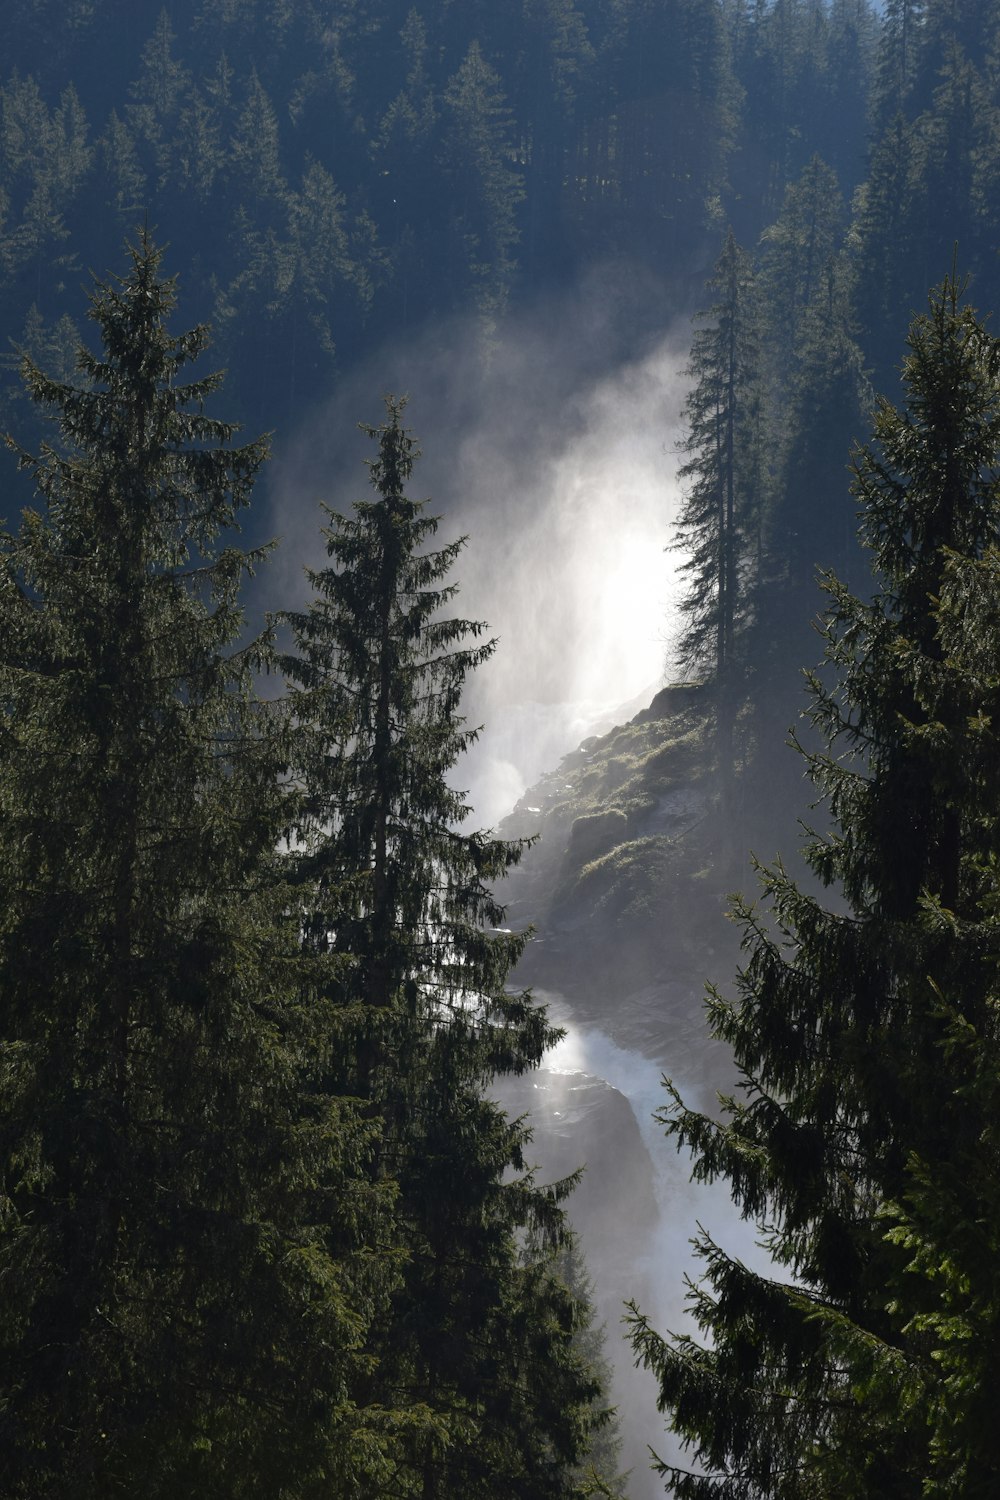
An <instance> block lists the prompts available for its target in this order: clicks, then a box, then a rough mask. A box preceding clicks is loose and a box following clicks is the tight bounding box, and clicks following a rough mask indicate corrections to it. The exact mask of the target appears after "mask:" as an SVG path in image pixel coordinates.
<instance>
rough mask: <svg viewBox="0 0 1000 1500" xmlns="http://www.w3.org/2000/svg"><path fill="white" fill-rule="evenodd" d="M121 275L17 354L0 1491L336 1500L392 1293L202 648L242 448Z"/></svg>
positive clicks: (231, 631) (224, 604) (364, 1437)
mask: <svg viewBox="0 0 1000 1500" xmlns="http://www.w3.org/2000/svg"><path fill="white" fill-rule="evenodd" d="M131 259H132V264H131V269H130V270H129V272H128V274H127V275H126V277H125V278H124V279H123V280H122V281H121V282H118V283H114V284H108V285H99V286H98V287H97V290H96V292H95V293H94V296H93V299H92V307H91V316H92V318H93V319H94V321H95V322H96V324H97V328H98V330H99V334H100V340H101V346H102V347H101V350H100V352H99V353H98V354H93V353H91V352H89V351H88V350H87V349H86V348H84V347H81V348H80V351H79V355H78V366H77V380H76V383H75V384H74V383H70V382H60V381H57V380H53V379H51V378H48V377H46V376H45V375H44V374H43V373H42V372H41V371H40V370H38V369H37V368H36V367H35V366H34V365H33V364H32V363H31V362H30V361H29V360H26V361H25V374H26V379H27V383H28V386H29V389H30V391H31V394H32V395H33V396H34V398H35V400H36V401H38V402H39V403H41V404H42V405H44V406H45V407H47V408H48V409H49V410H50V411H52V412H53V413H54V414H55V416H56V418H57V420H58V428H59V437H58V447H57V446H52V445H49V446H44V447H43V448H42V449H41V451H40V452H39V453H38V454H37V456H32V455H30V454H28V453H24V452H22V453H21V462H22V465H23V466H24V467H26V468H27V469H28V470H29V471H30V473H31V474H32V476H33V477H34V480H35V484H36V487H37V493H38V497H39V508H38V509H37V510H29V511H27V512H26V513H25V517H24V523H23V526H22V528H21V530H20V532H19V533H18V534H17V535H5V536H4V537H3V540H2V571H0V684H2V686H0V703H2V710H0V816H2V819H3V826H4V830H5V833H4V839H3V841H2V847H0V1017H2V1020H0V1184H2V1187H0V1388H2V1390H3V1401H2V1405H0V1490H2V1492H3V1494H4V1495H5V1496H7V1497H10V1500H29V1497H30V1500H42V1497H53V1500H54V1497H55V1496H59V1495H70V1494H71V1495H73V1496H75V1497H79V1500H106V1497H108V1496H114V1495H121V1496H123V1497H124V1496H130V1497H131V1496H136V1495H140V1494H141V1495H144V1496H148V1497H151V1500H156V1497H168V1496H169V1497H175V1496H178V1495H181V1494H183V1495H190V1496H205V1497H208V1496H212V1497H230V1500H236V1497H237V1496H239V1497H249V1496H253V1495H260V1496H265V1495H266V1496H268V1497H271V1496H276V1495H277V1494H279V1493H280V1494H282V1495H285V1496H288V1497H304V1496H306V1495H309V1496H314V1495H318V1494H320V1493H322V1494H330V1493H340V1494H346V1493H349V1492H350V1491H351V1487H352V1486H353V1485H354V1484H355V1483H356V1482H359V1479H360V1476H361V1475H362V1474H368V1473H369V1472H370V1471H371V1469H372V1467H373V1466H374V1467H376V1468H377V1467H378V1464H379V1463H380V1462H381V1446H380V1444H381V1440H382V1435H383V1433H384V1427H385V1422H386V1420H387V1416H380V1417H379V1418H378V1421H377V1423H376V1424H375V1425H372V1424H368V1423H366V1421H365V1419H364V1418H363V1417H362V1416H360V1415H359V1414H358V1412H357V1410H356V1401H355V1397H354V1395H353V1394H352V1393H353V1391H355V1390H356V1389H357V1379H358V1371H359V1368H361V1367H363V1366H364V1364H365V1361H366V1359H367V1356H366V1355H365V1354H364V1353H363V1352H362V1345H363V1342H364V1338H365V1333H366V1329H367V1327H368V1324H369V1323H370V1322H371V1320H372V1317H373V1316H374V1313H375V1311H376V1310H377V1308H378V1306H379V1301H380V1298H381V1299H383V1300H384V1297H385V1296H387V1295H388V1292H389V1289H390V1288H391V1284H392V1281H393V1278H394V1275H395V1271H394V1265H393V1261H392V1257H391V1254H383V1253H381V1252H380V1251H379V1250H378V1249H376V1248H375V1247H376V1246H377V1245H378V1244H379V1243H380V1242H381V1241H382V1240H383V1238H384V1236H383V1234H382V1230H381V1228H380V1225H381V1222H382V1220H383V1218H384V1208H383V1207H382V1206H381V1205H380V1199H381V1197H382V1190H381V1189H380V1188H379V1187H378V1186H377V1185H375V1186H373V1185H372V1184H371V1183H370V1180H369V1177H368V1175H367V1173H366V1161H367V1157H368V1155H369V1154H370V1151H371V1139H370V1137H371V1131H370V1127H368V1126H366V1125H363V1124H361V1123H360V1122H358V1121H357V1120H356V1119H355V1117H354V1112H353V1107H352V1106H351V1105H350V1104H349V1103H347V1102H345V1101H343V1100H337V1099H335V1098H332V1097H331V1096H330V1095H329V1094H326V1093H324V1092H323V1091H322V1090H321V1089H320V1088H319V1087H318V1084H317V1079H318V1077H319V1076H320V1074H321V1073H322V1072H323V1060H324V1058H325V1055H326V1053H327V1052H328V1051H329V1050H330V1049H331V1048H332V1047H334V1046H335V1045H336V1020H337V1018H336V1016H335V1015H334V1014H333V1013H332V1012H331V1010H330V1008H329V1007H328V1006H325V1002H324V999H323V993H322V989H321V988H319V987H317V986H316V984H315V976H313V975H312V974H311V972H310V971H309V970H307V969H304V968H303V961H302V957H301V955H300V953H299V942H298V934H299V922H298V919H297V915H296V912H295V908H294V904H293V903H292V902H291V901H290V899H289V896H288V893H287V892H285V891H284V890H283V889H282V887H281V886H280V885H279V883H278V881H277V878H276V869H275V857H274V853H273V851H274V849H275V847H276V844H277V841H278V839H279V837H280V835H281V832H282V829H283V828H284V827H286V826H287V824H288V821H289V818H290V816H291V814H290V809H289V806H288V805H287V797H286V794H284V793H282V792H281V791H280V790H279V781H278V777H279V773H280V771H281V768H282V765H283V763H284V760H285V758H286V755H287V747H286V744H285V734H284V731H283V728H282V722H281V719H280V718H278V717H275V715H274V714H273V713H271V712H269V711H266V710H265V708H264V707H263V706H262V705H261V704H259V703H258V702H257V700H256V699H255V696H254V694H253V691H252V674H253V672H254V669H255V666H257V665H259V663H260V661H261V659H262V654H263V653H264V650H265V647H264V645H256V646H255V645H250V646H245V647H244V648H243V649H242V650H237V649H236V643H237V640H238V638H239V635H240V631H241V615H240V610H239V605H238V589H239V585H240V581H241V579H242V578H243V576H244V574H245V573H246V572H247V570H248V569H250V568H251V567H253V566H254V565H255V564H256V562H257V561H259V560H260V554H259V553H246V554H245V553H242V552H240V551H238V550H237V549H236V548H235V547H232V546H229V547H226V548H225V549H224V550H220V549H219V548H218V544H217V538H218V535H219V532H220V531H221V530H222V529H223V528H229V527H231V526H233V525H234V524H235V521H236V517H237V514H238V512H239V511H240V510H241V509H242V508H243V507H244V506H245V505H246V503H247V501H248V498H249V495H250V491H251V487H252V484H253V480H254V476H255V474H256V472H257V470H258V469H259V467H260V464H261V462H262V460H263V458H264V455H265V445H264V444H263V443H262V442H259V441H258V442H253V443H250V444H247V445H246V446H243V447H235V446H232V438H233V435H234V429H233V428H232V427H231V426H230V425H229V424H227V423H225V422H222V421H218V420H216V419H215V418H212V417H209V416H207V415H206V414H205V412H204V404H205V402H206V401H207V400H208V399H209V398H210V397H211V395H212V393H213V392H214V390H215V388H216V386H217V385H218V383H219V382H218V377H217V376H208V377H204V378H200V379H195V380H193V381H192V382H190V383H188V384H185V383H184V381H183V377H182V372H183V371H184V369H185V366H186V365H187V364H188V363H189V362H190V361H192V360H194V359H196V358H197V357H198V356H199V354H200V353H201V352H202V350H203V348H204V347H205V343H206V333H205V330H204V329H201V328H197V329H194V330H193V331H191V332H187V333H182V334H180V335H177V336H174V335H172V334H170V333H169V332H168V330H167V320H168V318H169V316H170V313H171V311H172V308H173V305H174V292H173V288H172V285H171V283H169V282H167V281H164V280H163V279H162V278H161V276H160V274H159V263H160V253H159V252H158V251H157V250H156V249H155V248H154V247H153V245H152V244H151V243H150V242H149V240H148V239H147V238H146V237H145V236H143V238H142V239H141V240H140V242H139V244H138V247H137V248H136V249H134V250H133V251H132V257H131ZM310 989H313V990H314V991H315V993H313V994H310ZM304 1002H307V1003H304ZM331 1225H335V1226H336V1229H335V1230H333V1229H331V1227H330V1226H331Z"/></svg>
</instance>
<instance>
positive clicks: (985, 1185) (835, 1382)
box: [635, 281, 1000, 1500]
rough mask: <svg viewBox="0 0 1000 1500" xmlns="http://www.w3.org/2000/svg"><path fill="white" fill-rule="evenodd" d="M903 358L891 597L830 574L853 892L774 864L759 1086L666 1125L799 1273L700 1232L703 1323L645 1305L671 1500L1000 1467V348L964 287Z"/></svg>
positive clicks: (831, 781)
mask: <svg viewBox="0 0 1000 1500" xmlns="http://www.w3.org/2000/svg"><path fill="white" fill-rule="evenodd" d="M903 377H904V386H905V391H906V404H905V407H904V408H903V409H902V410H901V411H897V410H895V409H894V408H893V407H892V406H891V405H890V404H889V403H888V402H886V401H883V402H882V403H881V404H880V406H879V409H878V412H877V416H876V421H875V441H874V443H873V444H872V445H870V446H868V447H867V448H865V449H863V450H862V452H861V454H860V456H859V457H858V460H857V463H856V478H855V493H856V495H857V497H858V499H859V500H860V501H861V502H862V504H863V506H864V511H863V521H862V537H863V540H864V541H865V543H866V544H867V545H868V546H869V547H870V549H871V550H872V554H873V565H874V567H875V569H876V574H877V579H878V585H879V586H878V591H877V592H876V594H875V596H874V598H873V599H872V600H871V602H870V603H865V602H863V601H862V600H860V599H858V598H855V597H854V596H852V595H851V593H850V592H849V591H848V590H847V588H846V587H845V586H844V585H843V584H840V583H837V582H835V581H832V580H831V581H830V583H829V589H830V592H831V597H832V601H833V606H832V611H831V614H830V616H829V620H828V625H827V639H828V649H827V659H828V663H829V665H830V667H831V668H832V669H833V671H834V673H835V674H836V680H835V682H834V683H833V685H832V686H829V685H828V686H826V687H824V686H823V685H821V683H820V682H819V681H818V680H814V681H813V684H812V691H813V707H812V710H811V717H812V719H813V720H814V722H815V724H816V725H817V727H818V728H819V729H820V730H821V731H822V732H823V733H824V734H825V735H826V738H827V742H828V744H829V751H828V752H827V753H818V754H815V755H811V756H810V757H809V765H810V770H811V773H812V775H813V778H814V780H815V782H816V784H817V786H818V788H819V791H820V792H821V794H824V795H825V796H826V798H827V799H828V804H829V809H830V813H831V816H832V829H831V832H830V833H829V834H827V835H822V836H821V835H816V836H814V837H813V839H812V841H811V842H810V844H809V846H808V847H807V850H806V857H807V860H808V862H809V864H810V866H811V868H812V870H813V871H814V872H815V874H816V875H817V876H818V877H819V879H820V880H821V881H822V882H823V883H824V884H826V885H833V886H836V887H839V890H840V892H841V893H842V898H843V903H844V905H840V904H837V905H835V906H833V907H832V908H831V907H827V906H824V905H823V904H822V902H821V901H820V899H819V898H818V897H816V896H813V895H810V894H808V893H806V892H805V891H803V890H802V889H800V888H798V887H797V886H796V885H795V884H794V883H793V882H792V881H791V880H790V879H789V877H788V876H787V874H786V873H785V872H784V870H783V869H782V868H781V867H780V866H779V867H778V868H777V869H776V870H773V871H769V872H765V873H764V888H765V893H766V895H767V897H768V900H769V904H770V909H771V917H770V921H769V920H768V918H767V917H766V916H765V914H764V913H762V912H759V911H757V910H755V909H753V908H751V907H748V906H746V905H744V904H741V905H740V906H739V907H738V908H737V915H738V916H739V917H740V918H741V920H742V921H743V923H744V929H745V946H746V950H747V952H748V955H749V957H748V961H747V964H746V966H745V968H744V969H743V971H742V973H741V974H740V976H739V996H738V998H737V999H736V1000H735V1001H727V1000H725V999H723V998H722V997H721V996H719V995H718V994H713V996H712V998H711V1001H710V1015H711V1024H712V1029H713V1032H714V1033H715V1035H716V1036H718V1037H720V1038H722V1039H723V1040H725V1041H726V1042H728V1043H729V1044H730V1045H731V1047H732V1049H733V1052H734V1055H735V1059H736V1063H737V1065H738V1068H739V1070H740V1074H741V1089H742V1092H743V1094H744V1098H743V1099H741V1100H738V1099H736V1098H729V1099H726V1100H724V1101H723V1109H724V1114H723V1118H722V1119H721V1121H720V1120H716V1119H711V1118H709V1117H707V1116H703V1115H698V1114H696V1113H693V1112H691V1111H689V1110H686V1109H685V1108H684V1107H683V1105H682V1104H681V1102H680V1100H679V1098H678V1097H677V1095H676V1093H675V1094H674V1107H673V1109H672V1110H671V1111H670V1112H669V1117H668V1118H667V1120H666V1123H667V1128H668V1133H670V1134H672V1135H673V1136H674V1137H675V1138H676V1139H677V1140H678V1142H679V1143H681V1144H682V1145H687V1146H690V1147H692V1148H693V1152H694V1172H695V1175H696V1177H698V1178H700V1179H702V1180H706V1181H712V1180H715V1179H716V1178H718V1177H722V1178H724V1179H726V1180H728V1182H729V1185H730V1190H731V1192H732V1195H733V1198H734V1200H735V1202H736V1203H737V1205H738V1206H739V1207H740V1209H741V1211H742V1212H743V1214H744V1215H745V1216H746V1217H747V1218H750V1219H752V1220H754V1221H755V1222H757V1223H758V1224H759V1225H761V1226H762V1232H763V1233H764V1235H765V1243H766V1244H767V1246H768V1248H769V1249H770V1251H771V1254H772V1256H773V1258H774V1261H775V1269H776V1272H780V1271H781V1270H784V1271H785V1272H787V1273H788V1276H789V1280H788V1281H787V1282H782V1281H781V1280H779V1279H777V1277H775V1279H768V1278H767V1277H764V1276H760V1275H757V1274H754V1273H752V1272H751V1271H750V1270H748V1269H747V1268H746V1267H745V1266H743V1265H741V1264H740V1263H738V1262H737V1261H734V1260H733V1259H731V1258H730V1257H728V1256H727V1255H726V1254H725V1253H724V1251H723V1250H722V1249H720V1248H719V1247H718V1246H716V1245H715V1244H713V1243H712V1242H711V1240H710V1239H709V1238H708V1237H707V1236H704V1235H702V1236H701V1237H700V1241H699V1248H700V1253H701V1255H702V1256H703V1257H704V1259H705V1261H706V1264H707V1276H706V1279H705V1281H703V1282H702V1283H701V1284H700V1285H699V1286H698V1287H697V1288H696V1289H695V1290H694V1293H693V1310H694V1314H695V1317H696V1319H697V1322H698V1324H699V1325H700V1327H701V1329H702V1331H703V1332H706V1333H707V1334H709V1336H710V1340H711V1342H710V1345H709V1346H708V1347H704V1346H701V1345H699V1343H698V1342H697V1340H696V1339H694V1338H693V1337H688V1336H683V1337H674V1338H672V1339H670V1340H663V1339H661V1338H659V1337H658V1336H657V1335H656V1334H655V1333H654V1332H653V1331H652V1330H651V1329H650V1328H649V1327H648V1325H647V1324H646V1323H645V1322H644V1321H643V1320H642V1319H639V1320H638V1322H637V1325H636V1329H635V1346H636V1350H637V1353H638V1354H639V1356H640V1358H641V1359H642V1360H643V1361H644V1362H645V1363H646V1364H647V1365H648V1366H650V1367H651V1368H653V1369H654V1370H655V1372H656V1374H657V1377H658V1379H659V1381H660V1386H661V1392H662V1401H663V1404H664V1407H665V1408H669V1409H670V1410H671V1411H672V1412H673V1424H674V1427H675V1430H676V1431H677V1432H678V1433H679V1434H680V1435H681V1437H682V1438H683V1439H684V1440H685V1441H686V1442H687V1443H689V1444H690V1445H691V1446H692V1447H693V1448H694V1450H695V1453H696V1455H697V1458H698V1461H699V1466H700V1467H701V1469H702V1472H701V1473H690V1472H681V1471H679V1470H669V1472H670V1477H671V1481H672V1484H673V1492H674V1493H675V1494H676V1495H679V1496H691V1497H694V1496H711V1495H715V1496H727V1497H728V1496H731V1497H736V1496H740V1497H744V1496H753V1497H756V1496H761V1497H763V1496H769V1497H771V1496H773V1497H782V1500H785V1497H787V1500H792V1497H795V1500H798V1497H806V1496H809V1497H813V1496H817V1495H824V1496H825V1495H831V1496H832V1495H836V1496H838V1497H847V1500H852V1497H855V1496H856V1497H858V1500H861V1497H862V1496H863V1497H871V1496H873V1495H877V1496H894V1497H910V1496H912V1497H914V1500H916V1497H917V1496H921V1495H927V1494H934V1495H944V1494H948V1495H954V1494H962V1495H965V1494H970V1495H971V1494H982V1495H986V1494H989V1493H991V1492H992V1491H995V1488H996V1485H997V1482H998V1474H1000V1470H998V1459H997V1454H996V1451H995V1450H996V1436H995V1424H994V1423H993V1422H992V1419H991V1418H989V1419H986V1418H984V1412H985V1408H986V1406H987V1405H988V1403H989V1401H990V1399H991V1393H992V1389H993V1384H992V1376H993V1371H994V1362H995V1349H996V1347H997V1327H996V1312H997V1309H998V1302H997V1298H996V1296H995V1290H994V1288H995V1262H994V1264H993V1265H991V1266H990V1267H989V1269H988V1270H987V1271H986V1273H985V1279H984V1280H983V1282H982V1283H981V1284H979V1283H977V1282H976V1281H975V1279H974V1276H975V1274H976V1273H977V1272H978V1271H979V1270H980V1269H981V1268H982V1266H983V1263H984V1261H988V1260H989V1252H987V1254H986V1255H985V1256H984V1254H983V1247H984V1244H985V1245H988V1246H990V1247H991V1249H995V1244H996V1238H997V1233H996V1220H995V1219H994V1218H991V1217H989V1215H990V1214H991V1213H992V1206H993V1204H994V1202H995V1177H994V1176H993V1174H994V1169H995V1151H996V1132H995V1117H994V1116H993V1115H992V1113H991V1111H992V1109H993V1108H994V1106H995V1103H996V1099H995V1077H996V1072H995V1068H996V1058H997V1028H996V1001H997V994H998V987H997V979H998V975H997V957H998V952H1000V949H998V944H997V926H996V924H997V910H998V906H997V896H998V885H997V877H996V851H995V837H996V828H997V826H998V820H1000V797H998V793H1000V786H998V783H997V778H996V772H995V766H996V759H995V754H994V751H993V728H992V724H993V719H992V712H993V707H994V703H995V675H994V671H995V669H994V668H993V667H992V665H991V667H990V668H989V669H987V673H986V675H985V676H984V674H983V656H982V644H981V641H982V637H981V635H980V632H981V630H982V626H983V623H984V616H985V619H986V621H988V630H987V633H986V635H985V639H986V640H987V641H989V640H991V639H993V638H995V634H996V616H995V613H994V612H995V610H996V607H997V595H996V591H995V587H994V584H993V579H994V578H995V568H996V561H995V553H990V554H988V555H987V556H986V558H985V560H982V559H983V555H984V553H985V552H986V550H987V549H988V548H989V547H990V545H991V544H993V543H995V541H996V539H997V536H998V533H1000V343H998V341H997V340H996V339H995V338H994V337H992V336H991V335H989V334H987V333H986V331H985V330H984V329H983V327H982V326H981V325H980V324H979V323H978V322H977V321H976V319H975V316H974V314H973V313H972V311H971V310H970V309H969V308H968V307H966V306H963V305H962V304H961V300H960V288H958V287H957V286H956V285H955V283H954V282H953V281H947V282H945V283H944V285H943V286H942V287H941V288H940V289H939V290H937V291H936V292H935V293H934V294H933V295H932V298H931V302H930V308H929V311H928V313H927V314H925V315H924V316H923V317H921V318H918V319H916V321H915V322H914V324H913V327H912V329H911V334H910V352H909V354H908V356H907V358H906V360H905V363H904V368H903ZM984 577H985V578H986V582H985V583H984V582H983V579H984ZM845 906H846V909H845ZM991 1182H992V1183H993V1186H992V1187H991V1186H990V1185H989V1184H990V1183H991ZM980 1191H982V1192H983V1194H984V1201H983V1202H982V1203H980V1202H978V1201H977V1198H976V1195H977V1192H980ZM959 1207H960V1209H961V1216H957V1217H956V1216H955V1214H956V1209H958V1208H959ZM966 1230H968V1237H967V1238H966ZM981 1382H986V1384H981ZM665 1467H666V1466H665Z"/></svg>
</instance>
